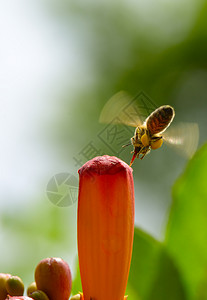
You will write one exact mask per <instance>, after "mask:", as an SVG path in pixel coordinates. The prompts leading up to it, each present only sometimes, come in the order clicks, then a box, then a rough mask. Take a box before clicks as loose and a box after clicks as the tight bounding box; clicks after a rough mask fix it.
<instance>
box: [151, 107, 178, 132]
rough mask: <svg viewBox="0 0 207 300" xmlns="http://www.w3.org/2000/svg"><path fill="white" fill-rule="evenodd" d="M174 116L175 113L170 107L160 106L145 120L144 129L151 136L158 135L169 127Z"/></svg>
mask: <svg viewBox="0 0 207 300" xmlns="http://www.w3.org/2000/svg"><path fill="white" fill-rule="evenodd" d="M174 116H175V112H174V109H173V108H172V106H170V105H164V106H160V107H159V108H157V109H156V110H155V111H153V112H152V113H151V114H150V115H149V117H148V118H147V119H146V127H147V129H148V130H149V132H150V134H152V135H153V134H156V133H160V132H162V131H163V130H165V129H166V128H167V127H168V126H169V125H170V123H171V122H172V120H173V118H174Z"/></svg>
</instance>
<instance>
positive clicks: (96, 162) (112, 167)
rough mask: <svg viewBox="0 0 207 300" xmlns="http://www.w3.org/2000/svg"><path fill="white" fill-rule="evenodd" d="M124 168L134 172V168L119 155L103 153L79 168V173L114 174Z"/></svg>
mask: <svg viewBox="0 0 207 300" xmlns="http://www.w3.org/2000/svg"><path fill="white" fill-rule="evenodd" d="M123 170H125V171H129V172H132V168H131V167H130V166H129V165H128V164H127V163H125V162H124V161H122V160H121V159H119V158H118V157H116V156H109V155H103V156H97V157H94V158H93V159H91V160H89V161H87V162H86V163H85V164H84V165H83V166H82V167H81V168H80V169H79V170H78V173H79V174H83V173H85V172H90V173H97V174H99V175H104V174H111V175H113V174H116V173H118V172H120V171H123Z"/></svg>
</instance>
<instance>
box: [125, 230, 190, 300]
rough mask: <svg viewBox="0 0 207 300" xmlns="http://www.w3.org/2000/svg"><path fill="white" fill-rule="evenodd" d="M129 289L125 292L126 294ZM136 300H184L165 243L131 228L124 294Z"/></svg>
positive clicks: (175, 269) (183, 292) (179, 282)
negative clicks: (126, 281) (132, 239)
mask: <svg viewBox="0 0 207 300" xmlns="http://www.w3.org/2000/svg"><path fill="white" fill-rule="evenodd" d="M128 290H129V293H128ZM130 291H133V299H135V300H137V299H140V300H152V299H153V300H166V299H168V300H175V299H176V300H179V299H180V300H181V299H182V300H185V299H187V298H186V295H185V291H184V288H183V285H182V282H181V280H180V275H179V272H178V269H177V267H176V266H175V264H174V262H173V260H172V259H171V257H170V256H169V254H168V253H167V251H166V249H165V246H164V245H163V244H162V243H160V242H158V241H156V240H155V239H154V238H152V237H151V236H150V235H148V234H146V233H144V232H143V231H141V230H140V229H138V228H135V235H134V246H133V254H132V262H131V268H130V274H129V281H128V287H127V293H128V294H129V299H130V300H131V299H132V298H131V297H130Z"/></svg>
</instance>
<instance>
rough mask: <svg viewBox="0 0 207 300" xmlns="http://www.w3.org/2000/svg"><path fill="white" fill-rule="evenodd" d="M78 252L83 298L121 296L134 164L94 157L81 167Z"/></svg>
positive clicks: (131, 212) (130, 222)
mask: <svg viewBox="0 0 207 300" xmlns="http://www.w3.org/2000/svg"><path fill="white" fill-rule="evenodd" d="M79 176H80V183H79V199H78V255H79V265H80V275H81V281H82V288H83V297H82V298H84V300H106V299H107V300H122V299H124V293H125V290H126V285H127V280H128V274H129V268H130V262H131V254H132V244H133V234H134V184H133V176H132V169H131V168H130V167H129V166H128V165H127V164H126V163H124V162H123V161H121V160H120V159H118V158H116V157H110V156H107V155H104V156H102V157H96V158H94V159H92V160H90V161H89V162H87V163H86V164H85V165H83V166H82V168H80V170H79Z"/></svg>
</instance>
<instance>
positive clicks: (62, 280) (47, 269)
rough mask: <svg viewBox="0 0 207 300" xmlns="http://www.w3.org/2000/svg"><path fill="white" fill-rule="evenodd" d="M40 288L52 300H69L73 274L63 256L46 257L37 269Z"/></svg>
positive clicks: (37, 280) (36, 274) (36, 278)
mask: <svg viewBox="0 0 207 300" xmlns="http://www.w3.org/2000/svg"><path fill="white" fill-rule="evenodd" d="M35 281H36V284H37V288H38V290H41V291H43V292H45V293H46V295H47V296H48V297H49V299H50V300H58V299H60V300H68V298H69V296H70V293H71V287H72V276H71V271H70V268H69V266H68V264H67V263H66V262H65V261H64V260H63V259H61V258H45V259H43V260H41V261H40V262H39V264H38V265H37V267H36V269H35Z"/></svg>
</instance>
